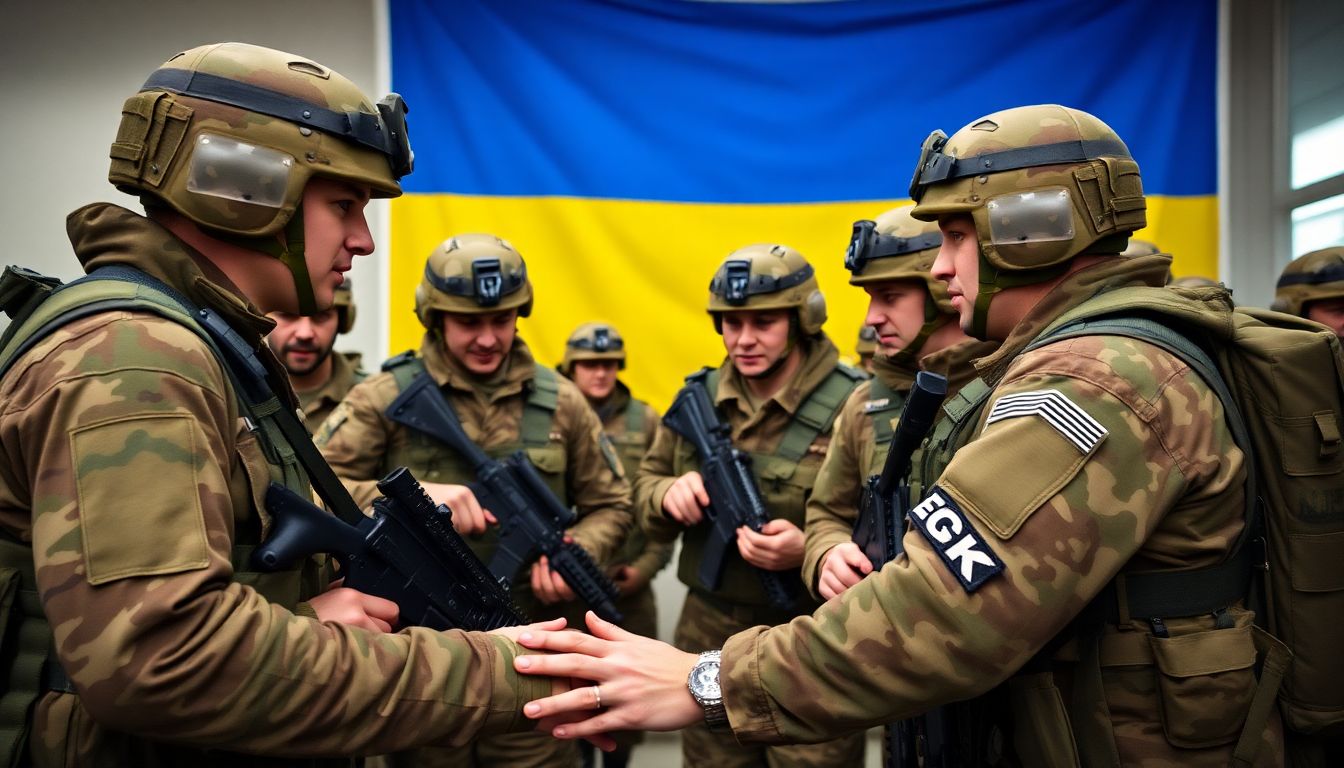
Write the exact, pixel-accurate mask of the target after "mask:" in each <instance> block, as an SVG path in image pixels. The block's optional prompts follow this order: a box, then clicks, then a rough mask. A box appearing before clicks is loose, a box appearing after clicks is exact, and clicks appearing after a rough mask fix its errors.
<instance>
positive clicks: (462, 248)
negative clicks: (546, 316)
mask: <svg viewBox="0 0 1344 768" xmlns="http://www.w3.org/2000/svg"><path fill="white" fill-rule="evenodd" d="M477 259H499V269H500V273H501V274H502V275H504V277H505V279H511V278H516V277H518V276H522V277H523V278H524V279H523V284H522V286H521V287H520V288H518V289H516V290H514V291H513V292H511V293H504V292H501V293H502V295H501V296H500V297H499V302H498V303H496V304H491V305H489V306H485V305H483V304H481V303H479V302H477V301H476V298H475V297H474V296H453V295H450V294H447V293H444V292H443V291H441V290H439V289H438V288H436V287H435V286H434V284H433V283H431V282H430V281H429V276H428V275H425V276H424V277H421V278H420V284H419V285H418V286H416V288H415V316H416V317H418V318H420V324H421V325H423V326H425V328H426V329H428V330H430V331H431V332H434V333H437V332H438V324H437V322H436V321H435V319H434V313H435V312H455V313H459V314H467V315H479V314H484V313H489V312H500V311H503V310H506V309H517V310H518V315H519V316H520V317H527V316H528V315H529V314H531V312H532V279H531V278H529V277H527V264H525V263H524V262H523V255H522V254H521V253H519V252H518V249H516V248H514V247H513V246H512V245H511V244H509V242H508V241H507V240H505V239H503V238H501V237H498V236H496V235H487V234H482V233H475V232H469V233H467V234H464V235H456V236H454V237H450V238H448V239H447V240H444V241H443V242H442V243H439V245H438V246H437V247H436V248H435V249H434V250H433V252H431V253H430V254H429V259H428V261H427V263H426V264H425V269H426V270H427V271H430V272H433V273H434V274H435V275H438V276H439V277H440V278H442V279H452V278H458V279H461V280H465V281H466V282H467V283H468V284H471V282H472V274H471V265H472V262H474V261H476V260H477ZM473 290H475V289H474V287H473Z"/></svg>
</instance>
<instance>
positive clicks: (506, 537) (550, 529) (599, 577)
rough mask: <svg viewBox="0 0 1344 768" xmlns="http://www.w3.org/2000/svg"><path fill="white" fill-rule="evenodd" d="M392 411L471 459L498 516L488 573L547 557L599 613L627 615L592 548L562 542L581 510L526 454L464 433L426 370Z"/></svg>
mask: <svg viewBox="0 0 1344 768" xmlns="http://www.w3.org/2000/svg"><path fill="white" fill-rule="evenodd" d="M387 416H388V418H390V419H392V420H393V421H395V422H397V423H398V424H404V425H406V426H408V427H410V428H411V429H415V430H419V431H420V432H423V433H425V434H427V435H429V436H431V437H433V438H435V439H437V440H439V441H441V442H443V443H444V444H446V445H447V446H448V447H450V448H452V449H453V450H455V451H457V452H458V454H460V455H461V456H462V457H463V458H465V459H466V460H467V461H468V462H470V463H471V466H472V468H473V470H474V471H475V473H476V482H474V483H472V484H471V485H470V486H469V487H470V488H471V492H472V493H474V494H475V495H476V499H477V500H478V501H479V502H480V503H481V506H482V507H484V508H485V509H488V510H490V513H491V514H493V515H494V516H495V519H496V520H498V521H499V546H498V548H497V549H496V550H495V554H494V557H492V558H491V559H490V566H489V567H490V572H491V573H493V574H494V575H495V576H496V577H498V578H499V579H501V580H503V581H505V582H507V583H510V584H511V583H513V580H514V579H515V578H516V577H517V575H518V572H519V571H520V570H521V569H522V567H523V565H524V564H525V563H528V562H530V561H532V560H533V559H535V558H536V557H537V555H539V554H540V555H545V556H546V558H547V560H549V561H550V566H551V568H553V569H554V570H555V571H556V572H557V573H559V574H560V578H562V579H564V580H565V583H566V584H568V585H569V586H570V588H571V589H573V590H574V592H575V594H577V595H578V596H579V598H580V599H582V600H583V601H584V602H585V603H587V604H588V605H589V607H591V608H592V609H593V611H594V612H596V613H597V615H598V616H601V617H602V618H604V619H606V620H607V621H611V622H617V623H619V622H621V621H622V620H623V619H624V617H622V616H621V614H620V612H619V611H617V610H616V605H615V600H616V597H617V594H618V592H617V590H616V585H615V584H612V583H611V579H608V578H607V576H606V574H604V573H603V572H602V569H601V568H599V567H598V565H597V563H596V562H594V561H593V558H592V556H591V555H589V554H588V552H587V550H585V549H584V548H583V547H581V546H579V545H578V544H575V543H574V542H572V541H565V529H566V528H568V527H569V526H570V525H573V524H574V521H575V520H576V519H577V517H578V516H577V515H575V513H574V511H573V510H571V509H569V508H568V507H566V506H565V505H564V504H562V503H561V502H560V500H559V499H557V498H556V497H555V494H554V493H552V492H551V489H550V488H549V487H547V485H546V481H545V480H543V479H542V477H541V475H540V474H539V473H538V472H537V468H536V467H534V466H532V462H531V461H529V460H528V458H527V454H526V453H525V452H523V451H518V452H517V453H515V454H513V455H512V456H509V457H508V458H507V459H505V460H503V461H497V460H495V459H492V458H490V457H489V456H488V455H486V453H485V451H482V450H481V449H480V447H479V446H477V445H476V444H475V443H473V442H472V441H471V440H470V439H469V438H468V437H467V433H466V432H464V431H463V430H462V423H461V422H460V421H459V420H458V418H457V414H456V413H454V412H453V409H452V408H451V407H449V405H448V403H447V401H446V400H444V397H443V393H442V392H440V391H439V388H438V385H437V384H435V383H434V380H433V379H432V378H430V376H429V375H428V374H424V373H422V374H420V375H419V376H416V377H415V378H414V379H413V380H412V381H411V383H410V384H409V385H408V386H407V387H406V388H405V389H404V390H402V392H401V394H399V395H397V399H395V400H393V401H392V404H391V405H390V406H388V408H387Z"/></svg>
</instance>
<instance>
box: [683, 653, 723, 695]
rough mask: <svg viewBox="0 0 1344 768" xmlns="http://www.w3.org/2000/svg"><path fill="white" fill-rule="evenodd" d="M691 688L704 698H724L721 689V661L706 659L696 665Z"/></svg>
mask: <svg viewBox="0 0 1344 768" xmlns="http://www.w3.org/2000/svg"><path fill="white" fill-rule="evenodd" d="M691 690H692V691H694V692H695V693H696V695H697V696H699V697H700V698H702V699H707V700H714V699H720V698H723V694H722V693H721V692H720V691H719V662H717V661H706V662H702V663H700V664H698V665H696V667H695V670H694V672H692V674H691Z"/></svg>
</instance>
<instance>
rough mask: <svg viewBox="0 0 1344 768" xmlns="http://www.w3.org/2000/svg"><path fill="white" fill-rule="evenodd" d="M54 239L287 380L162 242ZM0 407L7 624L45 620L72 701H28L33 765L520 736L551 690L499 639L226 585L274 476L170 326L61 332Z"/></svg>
mask: <svg viewBox="0 0 1344 768" xmlns="http://www.w3.org/2000/svg"><path fill="white" fill-rule="evenodd" d="M69 231H70V236H71V241H72V243H73V244H74V247H75V251H76V254H77V255H78V257H79V259H80V261H81V263H82V264H83V265H84V267H85V269H86V270H92V269H94V268H96V267H100V266H104V265H109V264H125V265H129V266H132V267H135V268H138V269H140V270H143V271H144V272H147V273H149V274H150V275H152V276H154V277H156V278H158V279H159V280H161V281H163V282H164V283H166V284H167V285H169V286H171V287H172V288H175V289H176V290H178V291H180V292H181V293H182V294H184V295H185V296H186V297H188V298H189V299H190V300H191V301H193V302H196V303H197V304H199V305H200V306H203V307H207V308H210V309H213V310H214V311H215V312H217V313H219V315H220V316H221V317H223V318H224V319H225V320H226V321H227V322H228V323H229V325H230V326H231V327H232V328H233V329H234V330H236V331H237V332H238V333H240V334H243V335H244V337H245V338H246V339H247V340H249V341H251V342H253V344H254V346H255V347H256V348H257V349H258V351H259V352H258V353H259V355H260V357H261V359H262V360H263V361H265V363H266V364H267V366H268V367H269V369H270V372H271V376H272V378H273V379H274V380H275V381H284V380H285V378H284V368H283V367H282V366H281V365H280V364H279V361H278V360H276V359H275V358H274V357H273V356H272V355H271V353H270V351H269V349H268V348H267V347H266V345H265V344H264V343H263V342H262V337H263V336H264V334H265V333H266V332H267V331H268V330H269V329H270V327H271V323H270V321H268V320H267V319H266V318H265V317H264V316H262V315H261V314H259V313H258V312H257V311H256V309H255V308H253V307H252V306H251V305H250V304H248V302H247V301H246V300H245V299H244V298H242V297H241V296H240V295H238V294H237V293H236V292H235V290H234V289H233V288H232V286H231V283H230V282H229V281H228V280H227V279H226V278H225V277H224V276H223V274H222V273H220V272H219V271H218V270H217V269H216V268H215V267H214V266H213V265H212V264H211V263H210V262H209V261H208V260H206V259H205V258H204V257H202V256H200V255H199V254H197V253H195V252H194V251H193V250H192V249H191V248H189V247H188V246H187V245H186V244H184V243H183V242H181V241H179V240H178V239H176V238H175V237H173V236H172V235H171V234H169V233H168V232H167V231H166V230H164V229H163V228H161V227H159V226H158V225H157V224H154V223H152V222H150V221H149V220H147V219H145V218H143V217H140V216H138V215H136V214H133V213H131V212H130V211H127V210H125V209H122V208H119V207H116V206H112V205H107V204H99V205H93V206H89V207H86V208H83V209H81V210H79V211H77V212H75V213H74V214H72V216H71V217H70V220H69ZM281 396H282V398H285V399H288V400H289V402H290V403H291V404H295V402H294V400H293V395H292V394H291V393H289V392H288V391H286V392H285V393H282V395H281ZM0 403H3V410H0V529H2V530H3V534H4V535H3V538H4V539H5V540H6V542H7V543H8V542H10V541H17V542H22V543H23V544H25V545H29V546H31V551H32V557H33V568H34V571H35V578H36V584H35V588H36V593H32V592H24V593H20V595H19V602H20V603H22V604H24V605H25V606H29V605H31V606H32V607H33V610H38V611H40V612H41V613H42V614H45V617H46V620H47V621H48V622H49V623H50V626H51V628H52V629H53V630H54V650H55V654H56V657H57V658H58V659H59V661H60V665H61V666H62V667H63V668H64V671H65V672H66V673H67V674H68V675H69V678H70V680H71V681H72V682H73V685H74V688H75V689H76V690H77V691H78V693H65V692H58V691H49V692H47V693H46V694H45V695H43V696H42V697H41V699H40V700H39V701H38V703H37V705H36V708H35V710H34V711H33V713H32V715H31V722H32V727H33V731H32V736H31V742H30V751H31V756H32V759H33V760H34V761H35V762H36V763H37V764H39V765H65V764H79V765H178V764H181V765H191V766H206V765H238V764H240V763H241V764H247V765H268V764H272V763H278V762H282V761H280V760H273V761H272V760H265V759H262V758H259V757H256V756H255V755H257V754H267V755H271V756H276V757H290V758H300V757H304V756H316V755H335V754H363V753H367V752H372V751H378V750H389V749H399V748H405V747H408V746H411V745H413V744H421V743H426V742H430V743H440V744H445V745H448V744H462V743H465V742H466V741H467V740H469V739H471V738H473V737H475V736H476V735H477V734H478V733H497V732H501V731H504V730H510V729H512V730H522V729H527V728H529V727H530V724H529V723H528V722H527V721H526V719H525V718H523V717H522V715H521V711H520V710H521V705H522V703H524V702H526V701H527V700H529V699H531V698H534V697H535V696H537V695H540V694H543V693H545V692H546V690H547V689H548V687H549V686H547V685H541V686H538V685H536V684H534V683H532V682H531V681H528V680H526V679H523V680H520V679H519V678H518V677H516V676H515V675H513V674H512V672H511V668H512V665H511V660H512V658H513V656H514V655H515V653H516V650H515V646H514V645H513V644H512V643H511V642H508V641H507V640H505V639H504V638H500V637H492V636H489V635H484V634H469V633H463V632H457V631H454V632H432V631H429V630H425V629H420V628H411V629H408V630H405V631H403V632H400V633H397V634H374V633H370V632H366V631H364V630H361V629H357V628H352V627H348V626H343V625H339V624H334V623H326V624H324V623H319V622H318V621H316V620H315V618H314V614H313V611H312V609H311V607H309V605H308V604H307V603H305V602H303V600H304V599H306V598H307V597H308V596H311V595H312V594H313V592H312V591H311V586H309V587H308V588H307V589H306V590H305V589H303V588H300V587H299V585H298V579H296V578H294V575H293V574H277V575H274V576H270V577H268V576H261V575H259V574H244V573H241V571H244V570H245V567H244V565H243V564H245V563H246V553H247V551H248V549H249V547H248V545H252V544H255V543H256V542H257V541H258V540H259V538H260V537H261V535H262V532H263V531H264V530H265V527H266V525H267V523H268V521H269V518H268V516H267V514H266V512H265V509H264V506H263V504H262V495H263V493H264V491H265V488H266V485H267V483H268V482H270V480H271V477H272V473H273V471H274V468H273V467H271V466H270V465H269V464H268V462H267V459H266V458H265V456H264V455H263V453H262V449H261V447H260V445H259V443H258V440H257V437H256V436H255V434H253V432H252V431H251V430H250V429H249V428H248V425H247V424H246V423H245V422H244V419H242V418H241V416H240V413H239V405H238V402H237V398H236V396H235V394H234V389H233V385H232V384H231V383H230V381H229V378H228V376H227V375H226V373H225V371H224V370H223V369H222V368H221V366H220V364H219V362H217V361H216V359H215V358H214V355H213V353H212V352H211V351H210V349H209V347H207V346H206V345H205V343H204V342H203V341H202V340H201V339H200V338H199V337H198V336H196V335H195V334H194V333H193V332H192V331H190V330H188V329H187V328H185V327H184V326H182V325H180V324H178V323H176V322H174V321H171V320H168V319H165V318H161V317H158V316H156V315H149V314H145V313H140V312H129V311H108V312H102V313H99V314H94V315H91V316H89V317H84V318H81V319H77V320H74V321H72V322H70V323H69V324H68V325H65V326H64V327H62V328H60V329H58V330H57V331H55V332H54V333H53V334H52V335H50V336H48V337H47V338H46V339H44V340H43V341H41V342H40V343H38V344H37V345H36V346H35V347H34V348H33V349H31V350H30V351H29V352H28V353H27V354H25V355H24V356H22V357H21V358H20V359H19V360H18V361H17V363H16V365H15V367H14V368H13V370H12V371H11V372H10V373H9V374H8V375H6V376H5V378H4V380H3V383H0ZM10 546H13V545H10ZM25 581H26V579H25ZM33 588H34V585H30V584H27V583H25V584H24V585H23V589H25V590H31V589H33ZM38 595H40V597H41V603H40V606H38V605H37V599H36V598H37V596H38ZM14 610H17V608H16V609H14ZM26 610H27V609H26V608H25V612H26ZM10 618H11V620H14V618H13V617H12V616H11V617H10ZM10 650H11V649H10V648H8V647H7V648H6V658H9V653H10ZM9 679H10V681H11V682H12V680H13V678H12V677H11V678H9ZM7 690H8V686H7ZM186 745H191V746H186ZM220 750H236V751H238V752H245V753H249V754H250V755H251V756H248V757H243V756H240V755H236V754H228V753H225V752H223V751H220Z"/></svg>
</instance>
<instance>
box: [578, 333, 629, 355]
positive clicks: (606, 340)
mask: <svg viewBox="0 0 1344 768" xmlns="http://www.w3.org/2000/svg"><path fill="white" fill-rule="evenodd" d="M569 346H571V347H573V348H574V349H584V350H587V349H591V350H592V351H594V352H616V351H619V350H621V349H624V348H625V341H624V340H622V339H621V337H619V336H612V335H611V332H610V331H608V330H607V329H606V328H597V329H595V330H594V331H593V337H592V338H591V339H589V338H582V339H571V340H570V342H569Z"/></svg>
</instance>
